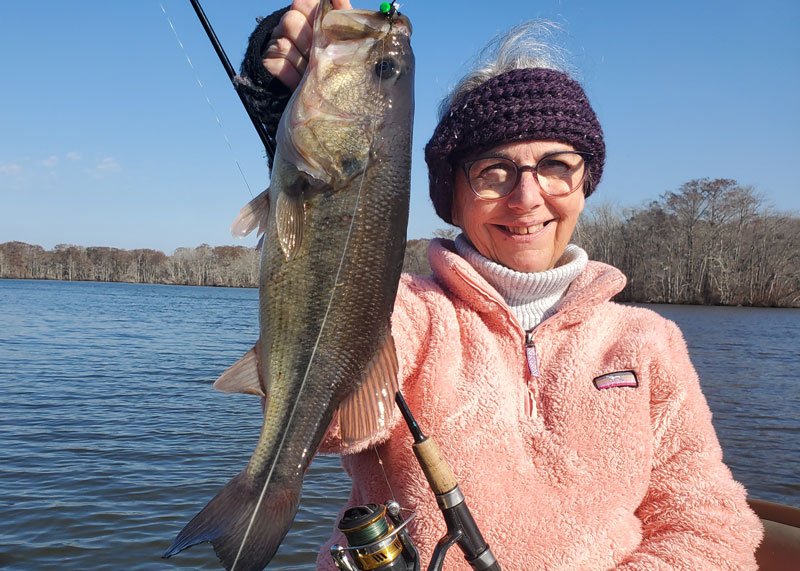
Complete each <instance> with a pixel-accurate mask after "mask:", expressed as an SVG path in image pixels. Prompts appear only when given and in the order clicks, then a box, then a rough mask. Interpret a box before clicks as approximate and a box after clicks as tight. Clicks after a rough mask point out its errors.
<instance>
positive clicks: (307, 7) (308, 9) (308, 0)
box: [292, 0, 342, 23]
mask: <svg viewBox="0 0 800 571" xmlns="http://www.w3.org/2000/svg"><path fill="white" fill-rule="evenodd" d="M338 1H339V2H341V1H342V0H338ZM317 6H319V0H294V2H292V10H297V11H298V12H302V13H303V14H304V15H305V17H306V19H307V20H308V21H309V23H311V22H313V21H314V12H315V10H316V9H317Z"/></svg>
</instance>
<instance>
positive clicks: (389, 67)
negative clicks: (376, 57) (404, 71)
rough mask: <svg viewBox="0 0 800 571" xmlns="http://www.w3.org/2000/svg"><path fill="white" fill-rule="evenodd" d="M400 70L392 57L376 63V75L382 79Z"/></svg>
mask: <svg viewBox="0 0 800 571" xmlns="http://www.w3.org/2000/svg"><path fill="white" fill-rule="evenodd" d="M397 72H398V69H397V64H395V62H394V60H392V59H382V60H380V61H379V62H378V63H376V64H375V75H377V76H378V77H380V78H381V79H388V78H390V77H392V76H394V75H396V74H397Z"/></svg>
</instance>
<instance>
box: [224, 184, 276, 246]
mask: <svg viewBox="0 0 800 571" xmlns="http://www.w3.org/2000/svg"><path fill="white" fill-rule="evenodd" d="M268 217H269V188H267V189H266V190H265V191H264V192H262V193H261V194H259V195H258V196H256V197H255V198H254V199H253V200H251V201H250V202H248V203H247V204H245V205H244V206H243V207H242V209H241V210H240V211H239V216H237V217H236V220H234V221H233V224H231V235H232V236H233V237H235V238H244V237H245V236H247V235H248V234H250V232H252V231H253V230H255V229H256V228H258V234H256V236H258V235H260V234H263V233H264V230H265V229H266V228H267V218H268Z"/></svg>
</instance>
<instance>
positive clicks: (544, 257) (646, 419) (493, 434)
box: [241, 0, 762, 571]
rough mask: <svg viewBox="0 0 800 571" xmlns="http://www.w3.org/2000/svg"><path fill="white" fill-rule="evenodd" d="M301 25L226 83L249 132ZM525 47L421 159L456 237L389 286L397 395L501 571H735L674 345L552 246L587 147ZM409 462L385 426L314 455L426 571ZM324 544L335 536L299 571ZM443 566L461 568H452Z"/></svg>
mask: <svg viewBox="0 0 800 571" xmlns="http://www.w3.org/2000/svg"><path fill="white" fill-rule="evenodd" d="M315 7H316V2H314V1H313V0H297V1H296V2H295V3H294V4H293V6H292V9H290V10H289V11H288V12H285V13H284V14H282V15H278V16H276V17H274V18H267V19H266V20H265V22H267V24H262V26H261V27H260V28H259V30H258V31H257V32H256V33H254V34H253V36H252V37H251V44H250V48H249V49H248V54H249V55H248V61H247V62H246V65H245V67H243V75H244V77H243V78H242V80H241V83H242V85H259V86H264V88H263V89H262V90H261V91H258V92H252V91H251V92H250V94H251V96H253V97H255V98H257V99H259V101H257V108H259V109H264V110H268V112H265V113H264V114H263V116H262V120H263V121H264V123H265V126H266V128H267V130H268V131H271V132H274V131H275V129H276V127H277V120H276V113H275V111H276V109H281V108H282V105H283V104H282V101H283V100H284V99H286V98H288V94H287V89H286V87H285V86H288V88H289V90H291V89H293V88H294V85H295V84H296V79H297V76H298V72H300V71H302V70H300V69H298V67H297V66H300V67H302V63H303V61H304V60H305V59H306V58H307V54H308V45H307V37H308V33H309V29H308V20H309V16H310V14H312V13H313V10H314V9H315ZM279 19H280V22H278V20H279ZM541 29H542V26H541V25H539V24H535V23H534V24H525V25H522V26H520V27H518V28H516V29H514V30H512V31H510V32H509V33H507V34H505V35H503V36H501V37H500V39H499V40H498V41H497V42H495V43H494V44H493V46H494V47H495V48H496V49H495V51H494V52H493V54H494V55H492V54H489V57H488V58H487V59H486V60H485V61H484V64H482V65H481V67H480V68H478V69H477V70H475V71H474V72H472V73H469V74H467V76H466V77H465V79H464V80H463V81H462V82H461V83H459V85H458V86H457V88H456V89H455V91H454V93H453V94H452V95H451V96H449V97H447V98H446V100H445V103H444V105H443V108H442V112H441V113H440V119H439V124H438V125H437V127H436V129H435V131H434V133H433V136H432V138H431V140H430V142H429V143H428V145H427V147H426V162H427V164H428V168H429V177H430V196H431V200H432V202H433V206H434V208H435V210H436V213H437V214H438V215H439V217H440V218H442V219H443V220H444V221H445V222H447V223H451V224H454V225H456V226H457V227H458V228H459V229H460V230H461V234H460V235H459V236H458V237H457V238H456V240H455V241H454V242H453V241H449V240H434V241H433V242H432V244H431V246H430V249H429V252H428V256H429V260H430V263H431V268H432V270H433V275H432V276H412V275H406V276H404V277H403V279H402V280H401V283H400V286H399V289H398V292H397V297H396V299H395V304H394V312H393V315H392V323H391V336H392V338H393V342H394V345H395V347H396V351H397V359H398V362H399V373H398V381H399V384H400V388H401V389H402V392H403V394H404V395H405V399H406V401H407V402H408V405H409V407H410V408H411V410H413V411H414V414H415V416H416V417H417V419H418V420H419V422H420V424H421V425H422V426H425V427H426V428H427V431H426V432H429V433H430V434H431V435H433V436H434V437H435V438H436V440H437V442H438V443H439V446H440V448H441V450H442V452H443V454H444V456H445V457H447V458H448V460H449V461H450V463H451V465H452V468H453V472H454V473H455V474H457V475H458V478H459V480H460V486H461V488H462V490H464V492H465V493H466V495H467V498H468V501H469V505H470V509H471V511H472V513H473V515H474V517H475V520H476V522H477V524H478V526H479V527H480V528H481V530H482V531H483V532H484V534H485V536H486V539H487V541H488V543H489V545H490V546H491V549H492V551H493V552H494V553H495V554H496V555H497V559H498V561H499V562H500V564H501V565H502V566H503V568H505V569H530V570H536V569H548V568H556V567H557V568H569V569H586V570H590V569H591V570H596V569H615V570H618V571H623V570H625V571H634V570H648V569H654V568H660V569H693V570H709V571H710V570H712V569H714V570H717V569H730V570H733V569H737V570H742V569H744V570H748V569H750V570H752V569H756V568H757V565H756V561H755V557H754V551H755V548H756V545H757V544H758V542H759V541H760V538H761V535H762V528H761V525H760V524H759V520H758V518H757V517H756V515H755V514H754V513H753V511H752V510H751V509H750V508H749V507H748V505H747V503H746V500H745V497H746V493H745V490H744V488H743V487H742V486H741V485H740V484H739V483H737V482H736V481H734V479H733V477H732V475H731V472H730V470H729V469H728V468H727V466H726V465H725V464H724V463H723V462H722V456H721V450H720V446H719V442H718V440H717V437H716V434H715V432H714V429H713V427H712V425H711V418H710V412H709V409H708V405H707V404H706V401H705V398H704V396H703V394H702V392H701V390H700V384H699V381H698V378H697V373H696V371H695V369H694V367H693V366H692V363H691V362H690V360H689V355H688V352H687V348H686V344H685V342H684V340H683V336H682V334H681V332H680V331H679V329H678V328H677V326H676V325H675V324H674V323H672V322H671V321H668V320H666V319H664V318H662V317H660V316H658V315H657V314H655V313H654V312H652V311H649V310H646V309H642V308H634V307H629V306H622V305H619V304H616V303H613V302H612V301H611V298H612V297H613V296H614V295H616V294H617V293H619V292H620V291H621V290H622V288H623V287H624V285H625V276H624V275H623V274H622V273H621V272H620V271H619V270H617V269H615V268H613V267H611V266H608V265H605V264H601V263H598V262H593V261H589V260H588V256H587V254H586V252H584V251H583V250H582V249H581V248H579V247H577V246H575V245H573V244H570V240H571V238H572V234H573V232H574V229H575V225H576V223H577V221H578V219H579V217H580V214H581V212H582V210H583V207H584V204H585V201H586V199H587V197H589V196H590V195H591V194H592V193H593V192H594V190H595V188H596V186H597V184H598V183H599V182H600V180H601V177H602V173H603V167H604V162H605V142H604V138H603V131H602V129H601V127H600V124H599V121H598V119H597V117H596V115H595V112H594V110H593V108H592V106H591V104H590V103H589V100H588V98H587V97H586V94H585V93H584V91H583V89H582V87H581V86H580V85H579V84H578V83H577V82H576V81H575V80H574V79H573V78H572V77H571V76H570V75H569V74H567V73H565V72H563V71H560V70H559V69H554V67H556V66H554V64H553V60H552V58H548V57H546V56H547V55H548V54H549V53H551V52H552V50H551V49H550V48H549V46H547V45H546V44H544V43H543V42H541V41H539V40H538V39H537V38H536V37H535V36H536V32H537V31H539V30H541ZM254 54H255V55H257V56H258V57H253V55H254ZM298 56H299V57H298ZM262 58H264V61H265V63H263V64H262ZM254 62H255V63H254ZM273 73H274V74H275V76H273V75H272V74H273ZM276 80H277V81H276ZM281 82H282V83H283V84H284V85H280V83H281ZM397 239H398V240H402V239H403V236H397ZM409 444H410V443H409V439H408V435H407V432H406V429H405V426H404V424H403V422H402V420H401V419H400V415H399V414H395V415H394V416H393V417H392V418H391V419H389V420H388V421H387V423H386V425H385V426H383V427H382V428H381V429H380V430H378V432H377V433H376V434H374V435H372V436H370V437H368V438H366V439H365V440H363V441H360V442H358V443H357V444H355V445H353V444H349V445H348V443H347V442H346V438H344V437H343V435H342V429H341V427H340V425H339V423H338V422H337V420H335V419H334V421H333V422H332V424H331V426H330V427H329V429H328V433H327V436H326V438H325V440H324V441H323V444H322V446H321V448H320V450H321V451H325V452H340V453H341V454H342V464H343V466H344V468H345V470H347V472H348V474H349V475H350V477H351V479H352V491H351V495H350V499H349V500H348V502H347V505H346V506H345V509H346V508H349V507H355V506H359V505H362V504H370V503H377V502H383V501H385V499H386V497H387V494H389V495H390V496H393V497H394V498H395V499H396V500H397V501H398V502H399V503H400V504H401V506H403V507H404V508H408V509H411V510H414V511H415V512H416V514H417V518H416V520H415V522H414V524H413V525H412V526H411V529H410V533H411V536H412V538H413V540H414V542H415V543H416V545H417V547H418V548H419V552H420V555H421V557H422V559H423V560H425V561H429V560H430V558H431V555H432V553H433V550H434V547H435V545H436V543H437V540H438V539H439V537H441V536H442V535H443V533H444V532H445V526H444V522H443V521H442V519H441V517H440V514H439V510H438V507H437V505H436V502H435V501H434V498H433V495H432V494H431V493H430V490H429V489H428V487H427V484H426V482H425V479H424V478H423V477H422V475H421V473H419V471H418V470H416V469H415V466H416V461H415V459H414V456H413V453H412V450H411V447H410V445H409ZM370 448H375V449H376V450H377V452H378V455H379V456H380V459H381V460H382V464H381V463H379V462H378V459H377V456H378V455H376V454H375V450H371V449H370ZM387 485H388V489H387ZM390 490H391V492H393V493H391V492H390ZM532 499H534V500H535V501H532ZM498 513H501V514H502V519H498V516H497V514H498ZM340 515H341V514H340ZM508 522H514V523H515V524H516V525H512V526H510V525H508ZM345 541H346V540H345V538H344V537H343V536H342V535H341V533H339V532H338V531H335V533H334V535H333V537H332V538H331V539H330V541H329V542H328V544H327V545H325V546H324V547H323V548H322V549H321V551H320V555H319V558H318V560H317V566H318V568H319V569H333V568H334V563H333V561H332V559H331V556H330V552H329V548H330V546H331V545H332V544H334V543H337V544H344V543H345ZM446 567H447V568H448V569H458V570H468V569H472V568H473V566H472V565H470V564H468V563H467V562H465V561H463V560H454V559H453V558H452V557H451V556H448V561H447V564H446Z"/></svg>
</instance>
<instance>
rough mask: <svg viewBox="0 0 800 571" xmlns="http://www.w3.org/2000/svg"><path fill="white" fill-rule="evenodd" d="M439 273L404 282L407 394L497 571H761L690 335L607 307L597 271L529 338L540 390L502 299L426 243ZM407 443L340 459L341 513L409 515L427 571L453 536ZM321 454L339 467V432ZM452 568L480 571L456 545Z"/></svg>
mask: <svg viewBox="0 0 800 571" xmlns="http://www.w3.org/2000/svg"><path fill="white" fill-rule="evenodd" d="M429 259H430V262H431V267H432V269H433V276H432V277H419V276H410V275H406V276H404V277H403V279H402V282H401V284H400V289H399V292H398V297H397V302H396V306H395V313H394V316H393V321H392V333H393V336H394V339H395V344H396V347H397V353H398V358H399V360H400V370H401V379H400V383H401V390H402V391H403V394H404V396H405V398H406V400H407V401H408V404H409V406H410V408H411V410H412V412H413V413H414V414H415V416H416V418H417V420H418V422H419V424H420V426H421V428H422V429H423V431H424V432H425V433H426V434H428V435H429V436H431V437H432V438H434V439H435V440H436V441H437V443H438V444H439V447H440V449H441V451H442V453H443V455H444V457H445V458H446V459H447V460H448V462H449V463H450V465H451V467H452V469H453V472H454V474H455V476H456V478H457V479H458V481H459V483H460V486H461V489H462V491H463V492H464V494H465V495H466V498H467V503H468V505H469V507H470V509H471V511H472V514H473V516H474V517H475V520H476V521H477V523H478V525H479V527H480V529H481V531H482V532H483V534H484V537H485V538H486V540H487V542H488V543H489V545H490V546H491V548H492V551H493V552H494V553H495V555H496V556H497V558H498V561H499V563H500V564H501V566H502V567H503V569H504V570H511V571H516V570H520V571H529V570H530V571H532V570H539V569H541V570H544V569H547V570H567V569H569V570H578V569H581V570H591V571H598V570H605V569H614V570H619V571H622V570H642V571H645V570H646V571H653V570H660V569H664V570H666V569H672V570H677V569H680V570H686V571H698V570H706V569H707V570H711V569H714V570H719V569H731V570H734V569H735V570H748V569H757V565H756V562H755V557H754V551H755V548H756V546H757V545H758V543H759V541H760V540H761V536H762V527H761V523H760V521H759V519H758V518H757V517H756V515H755V514H754V513H753V512H752V511H751V510H750V509H749V508H748V506H747V504H746V503H745V495H746V494H745V490H744V488H743V487H742V486H741V484H739V483H737V482H736V481H734V480H733V478H732V476H731V473H730V471H729V469H728V468H727V467H726V466H725V464H723V462H722V450H721V448H720V445H719V443H718V441H717V438H716V434H715V432H714V429H713V427H712V425H711V412H710V411H709V408H708V405H707V404H706V401H705V398H704V397H703V394H702V393H701V391H700V385H699V382H698V378H697V374H696V372H695V370H694V368H693V366H692V364H691V362H690V361H689V355H688V351H687V348H686V344H685V342H684V340H683V337H682V335H681V333H680V331H679V329H678V328H677V326H676V325H675V324H674V323H672V322H670V321H667V320H666V319H663V318H662V317H660V316H658V315H657V314H655V313H654V312H652V311H650V310H647V309H642V308H636V307H627V306H622V305H619V304H616V303H613V302H611V301H609V300H610V298H611V297H612V296H613V295H615V294H616V293H617V292H619V291H620V290H621V289H622V288H623V286H624V285H625V277H624V276H623V275H622V273H621V272H619V271H618V270H616V269H614V268H612V267H610V266H607V265H605V264H601V263H597V262H589V264H588V266H587V268H586V269H585V270H584V271H583V272H582V273H581V274H580V275H579V276H578V277H577V278H576V279H575V281H574V282H573V283H572V284H571V286H570V288H569V289H568V291H567V294H566V296H565V297H564V299H563V300H562V302H561V303H560V305H559V308H558V312H557V313H556V314H555V315H553V316H552V317H550V318H548V319H547V320H545V321H544V322H543V323H541V324H540V325H539V326H538V327H537V328H536V329H535V330H534V339H533V341H534V344H535V348H536V357H537V361H538V369H539V375H540V376H539V377H537V376H535V375H534V374H532V373H531V368H530V367H529V365H528V362H527V359H526V351H525V336H524V332H523V331H522V329H521V327H520V325H519V323H518V322H517V320H516V319H515V317H514V316H513V315H512V313H511V312H510V310H509V309H508V307H507V306H506V304H505V303H504V302H503V300H502V298H501V297H500V295H499V294H498V293H497V292H496V291H495V290H494V289H493V288H492V287H491V286H490V285H489V284H488V283H487V282H486V281H485V280H484V279H483V278H482V277H481V276H480V275H479V274H478V273H477V272H476V271H475V270H474V269H473V268H472V267H471V266H470V265H469V263H467V262H466V261H465V260H464V259H463V258H461V257H460V256H458V254H456V253H455V252H454V251H453V247H452V243H451V242H447V241H440V240H434V241H433V242H432V244H431V247H430V249H429ZM626 372H631V373H632V374H631V373H626ZM612 373H623V374H621V375H617V376H613V375H611V376H609V375H610V374H612ZM634 384H635V385H636V386H633V385H634ZM598 387H601V388H598ZM411 444H412V439H411V436H410V435H409V433H408V429H407V427H406V426H405V424H404V423H403V422H402V419H401V418H400V416H399V414H396V415H395V417H394V418H393V422H392V423H390V425H389V427H388V428H387V429H386V430H385V431H384V432H383V433H381V434H379V435H378V436H377V437H376V438H375V439H374V441H372V442H370V443H365V446H363V447H360V448H356V449H349V450H346V451H344V452H346V453H345V454H343V455H342V464H343V466H344V468H345V469H346V470H347V472H348V473H349V474H350V476H351V478H352V480H353V488H352V492H351V496H350V500H349V502H348V505H347V506H346V507H349V506H353V505H360V504H367V503H383V502H385V501H387V500H388V499H390V498H392V497H394V498H396V500H397V501H398V502H399V503H400V504H401V506H403V507H405V508H410V509H413V510H415V511H416V513H417V517H416V519H415V521H414V522H413V523H412V525H411V532H412V537H413V539H414V541H415V543H416V545H417V547H418V548H419V551H420V555H421V557H422V561H423V565H422V568H423V569H424V568H425V567H426V566H427V563H428V561H429V560H430V557H431V553H432V551H433V548H434V546H435V544H436V542H437V541H438V539H439V538H440V537H441V536H442V535H443V534H444V531H445V526H444V521H443V519H442V517H441V513H440V512H439V510H438V508H437V507H436V502H435V499H434V496H433V493H432V492H431V491H430V488H429V487H428V485H427V482H426V480H425V478H424V476H423V474H422V471H421V469H420V468H419V465H418V463H417V461H416V458H415V457H414V455H413V452H412V449H411ZM372 445H376V447H377V451H378V453H379V454H380V457H381V458H382V460H383V463H384V465H385V470H386V474H387V475H388V478H389V483H390V485H391V491H390V490H389V489H388V487H387V483H386V480H385V478H384V473H383V471H382V470H381V468H380V466H379V465H378V462H377V459H376V458H377V457H376V454H375V451H373V450H372V448H371V446H372ZM323 451H327V452H336V451H342V449H341V445H340V443H339V441H338V427H337V426H336V424H335V423H334V425H332V427H331V429H330V431H329V434H328V437H327V439H326V441H325V443H324V445H323ZM342 511H344V510H342ZM340 515H341V514H340ZM337 521H338V519H337ZM332 543H341V544H345V542H344V539H343V537H342V536H341V535H339V533H338V532H337V531H334V536H333V537H332V538H331V540H330V541H329V542H328V543H327V544H326V545H325V546H323V548H322V550H321V552H320V555H319V558H318V562H317V565H318V568H319V569H335V567H334V566H333V563H332V560H331V558H330V554H329V549H330V545H331V544H332ZM444 568H445V569H446V570H448V571H450V570H463V571H468V570H470V569H471V568H470V567H469V565H468V564H467V563H466V562H465V561H464V558H463V555H462V553H461V551H460V550H459V549H458V548H457V547H453V548H451V549H450V551H449V552H448V556H447V560H446V562H445V566H444Z"/></svg>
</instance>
